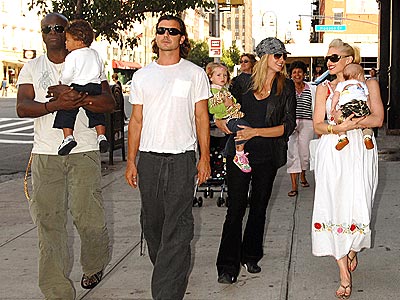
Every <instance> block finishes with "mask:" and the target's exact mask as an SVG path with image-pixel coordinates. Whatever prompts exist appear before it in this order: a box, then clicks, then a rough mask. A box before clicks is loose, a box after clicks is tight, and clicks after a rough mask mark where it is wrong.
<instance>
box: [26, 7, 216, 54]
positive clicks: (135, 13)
mask: <svg viewBox="0 0 400 300" xmlns="http://www.w3.org/2000/svg"><path fill="white" fill-rule="evenodd" d="M50 2H51V6H48V3H49V1H48V0H32V1H31V2H30V7H29V8H30V9H32V8H39V11H40V12H39V14H42V15H45V14H47V13H48V12H51V11H54V12H59V13H62V14H63V15H65V16H66V17H67V18H68V19H70V20H73V19H85V20H87V21H88V22H90V24H91V25H92V26H93V28H94V29H95V31H96V36H99V35H101V36H103V37H105V38H106V39H107V40H108V41H110V42H111V41H116V42H117V43H118V44H119V45H120V46H121V47H122V46H123V44H124V43H127V44H128V45H130V46H131V47H132V48H133V46H135V45H137V38H136V37H124V39H121V36H120V33H121V32H123V31H124V30H130V29H133V26H134V23H135V22H136V21H143V20H144V19H145V17H146V14H147V13H151V14H152V16H157V15H160V14H179V13H181V12H183V11H184V10H186V9H190V8H192V9H195V8H200V7H203V8H212V7H214V1H213V0H186V1H185V0H181V1H178V0H52V1H50Z"/></svg>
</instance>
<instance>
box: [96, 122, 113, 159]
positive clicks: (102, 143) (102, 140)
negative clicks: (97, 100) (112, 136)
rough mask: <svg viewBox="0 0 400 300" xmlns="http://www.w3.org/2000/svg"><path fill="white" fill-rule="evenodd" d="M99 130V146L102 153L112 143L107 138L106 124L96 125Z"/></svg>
mask: <svg viewBox="0 0 400 300" xmlns="http://www.w3.org/2000/svg"><path fill="white" fill-rule="evenodd" d="M94 128H95V129H96V132H97V142H98V143H99V148H100V152H101V153H105V152H107V151H108V149H109V148H110V143H109V142H108V141H107V138H106V126H104V125H97V126H95V127H94Z"/></svg>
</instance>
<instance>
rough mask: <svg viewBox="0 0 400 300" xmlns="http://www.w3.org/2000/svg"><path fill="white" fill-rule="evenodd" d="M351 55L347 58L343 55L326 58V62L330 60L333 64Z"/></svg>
mask: <svg viewBox="0 0 400 300" xmlns="http://www.w3.org/2000/svg"><path fill="white" fill-rule="evenodd" d="M349 56H351V55H346V56H342V55H338V54H332V55H330V56H325V61H326V62H327V61H328V60H330V61H331V62H333V63H336V62H338V61H339V60H340V59H341V58H345V57H349Z"/></svg>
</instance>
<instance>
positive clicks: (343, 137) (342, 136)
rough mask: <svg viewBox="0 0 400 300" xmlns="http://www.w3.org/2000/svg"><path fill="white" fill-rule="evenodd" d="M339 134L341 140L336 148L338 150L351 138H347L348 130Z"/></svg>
mask: <svg viewBox="0 0 400 300" xmlns="http://www.w3.org/2000/svg"><path fill="white" fill-rule="evenodd" d="M338 135H339V141H338V143H337V144H336V146H335V148H336V150H338V151H340V150H342V149H343V148H344V147H345V146H346V145H347V144H348V143H349V140H348V138H347V135H346V132H339V133H338Z"/></svg>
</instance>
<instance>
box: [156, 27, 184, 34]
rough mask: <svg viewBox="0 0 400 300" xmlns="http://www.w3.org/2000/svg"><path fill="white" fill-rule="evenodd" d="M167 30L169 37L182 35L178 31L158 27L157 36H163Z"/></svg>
mask: <svg viewBox="0 0 400 300" xmlns="http://www.w3.org/2000/svg"><path fill="white" fill-rule="evenodd" d="M167 30H168V33H169V35H174V36H175V35H178V34H180V35H182V32H181V31H180V30H179V29H176V28H167V27H158V28H157V29H156V32H157V34H159V35H162V34H165V32H166V31H167Z"/></svg>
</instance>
